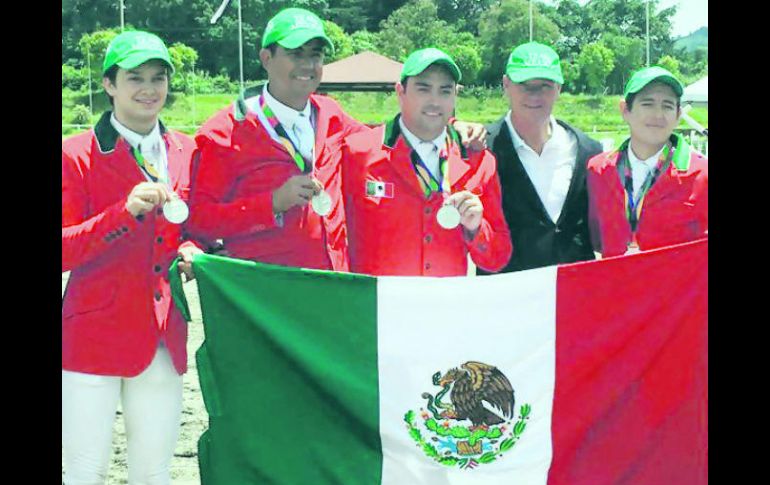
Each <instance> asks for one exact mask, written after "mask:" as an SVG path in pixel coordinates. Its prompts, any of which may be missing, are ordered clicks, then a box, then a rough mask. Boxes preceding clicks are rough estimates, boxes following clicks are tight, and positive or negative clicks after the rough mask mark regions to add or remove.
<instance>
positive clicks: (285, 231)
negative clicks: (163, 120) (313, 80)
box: [189, 87, 367, 271]
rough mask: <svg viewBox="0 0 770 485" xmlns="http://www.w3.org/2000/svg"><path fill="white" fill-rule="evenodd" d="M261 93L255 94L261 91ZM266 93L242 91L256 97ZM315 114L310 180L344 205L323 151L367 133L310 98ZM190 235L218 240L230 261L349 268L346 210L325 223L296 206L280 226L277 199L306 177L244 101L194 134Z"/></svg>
mask: <svg viewBox="0 0 770 485" xmlns="http://www.w3.org/2000/svg"><path fill="white" fill-rule="evenodd" d="M257 89H258V90H257ZM260 92H261V87H259V88H252V89H250V90H248V91H247V92H246V93H245V97H251V96H254V95H256V94H259V93H260ZM310 101H311V103H312V105H313V107H314V109H315V110H316V147H315V152H316V162H315V167H314V170H313V174H314V176H315V177H316V178H318V179H319V180H320V181H321V182H322V183H323V184H324V186H325V187H326V191H327V192H329V194H330V196H331V197H332V200H333V201H335V203H336V201H338V199H339V190H340V188H339V177H335V174H336V173H337V170H338V167H337V166H336V165H333V164H332V163H331V162H332V159H331V158H330V156H329V155H330V150H329V149H328V147H327V145H326V140H327V138H329V137H333V136H335V135H336V136H340V135H342V134H348V133H351V132H354V131H357V130H362V129H367V128H366V127H365V126H364V125H362V124H361V123H359V122H358V121H356V120H354V119H353V118H351V117H350V116H348V115H347V114H345V112H344V111H342V109H341V108H340V106H339V105H338V104H337V103H336V102H335V101H333V100H332V99H330V98H328V97H325V96H317V95H312V96H311V97H310ZM196 142H197V145H198V148H197V150H196V153H195V155H194V162H193V163H194V164H195V165H194V180H193V186H192V192H191V195H190V201H191V207H190V214H191V217H190V226H189V228H190V231H191V233H192V234H194V235H195V236H197V237H199V238H201V239H205V240H208V241H210V242H213V241H214V240H216V239H223V240H224V244H225V247H226V249H227V251H228V253H229V254H230V256H233V257H236V258H243V259H251V260H257V261H262V262H266V263H273V264H281V265H287V266H301V267H306V268H317V269H334V270H339V271H346V270H347V269H348V261H347V249H346V242H345V232H344V224H343V220H342V218H343V216H344V214H343V213H342V210H341V209H340V208H339V207H337V206H335V207H334V208H333V210H332V212H331V213H330V214H329V215H327V216H326V217H320V216H318V215H317V214H316V213H315V212H313V210H312V209H311V208H310V207H309V205H308V206H304V207H293V208H291V209H289V210H288V211H287V212H286V213H285V214H284V216H283V226H282V227H279V226H277V225H276V223H275V218H274V215H273V205H272V204H273V203H272V193H273V191H274V190H275V189H277V188H278V187H280V186H281V185H283V183H284V182H286V180H287V179H288V178H289V177H292V176H294V175H300V174H301V172H300V170H299V168H298V167H297V165H296V164H295V163H294V160H293V159H292V158H291V156H290V155H289V153H288V152H287V151H286V149H285V148H284V147H283V146H282V145H281V144H280V143H277V142H275V141H273V140H272V139H271V138H270V135H269V134H268V132H267V131H266V130H265V129H264V128H263V126H262V125H261V123H260V121H259V119H258V118H257V116H256V115H255V114H254V113H253V112H251V111H248V110H247V109H246V105H245V103H244V101H243V98H241V99H239V100H238V101H236V103H235V105H234V106H232V107H228V108H226V109H223V110H221V111H219V112H218V113H217V114H215V115H214V116H213V117H212V118H211V119H210V120H209V121H207V122H206V124H205V125H203V126H202V127H201V129H200V131H199V132H198V134H197V136H196Z"/></svg>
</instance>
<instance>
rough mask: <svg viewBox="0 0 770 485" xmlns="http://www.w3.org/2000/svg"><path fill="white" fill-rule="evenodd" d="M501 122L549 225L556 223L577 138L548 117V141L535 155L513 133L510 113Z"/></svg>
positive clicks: (515, 133)
mask: <svg viewBox="0 0 770 485" xmlns="http://www.w3.org/2000/svg"><path fill="white" fill-rule="evenodd" d="M505 122H506V123H507V124H508V130H509V132H510V134H511V140H512V141H513V148H514V149H515V150H516V153H517V154H518V155H519V159H520V160H521V164H522V165H523V166H524V170H525V171H526V172H527V176H529V179H530V180H531V181H532V185H533V186H534V187H535V191H537V195H538V197H540V200H541V202H542V203H543V206H544V207H545V210H546V212H548V216H549V217H550V218H551V220H552V221H553V222H556V221H558V220H559V216H560V215H561V210H562V208H563V207H564V201H565V200H566V199H567V193H568V192H569V186H570V183H571V182H572V174H573V173H574V171H575V161H576V159H577V148H578V147H577V138H576V137H575V136H574V135H573V134H572V133H570V132H568V131H567V130H566V129H564V128H563V127H562V126H561V125H560V124H559V123H557V122H556V119H555V118H554V117H553V116H551V121H550V123H551V137H550V138H549V139H548V140H547V141H546V142H545V145H543V151H542V153H540V154H539V155H538V153H537V152H536V151H535V150H533V149H532V148H531V147H530V146H529V145H527V144H526V142H524V140H523V139H522V138H521V137H520V136H519V134H518V133H517V132H516V129H515V128H514V127H513V122H512V121H511V111H510V110H509V111H508V114H507V115H506V116H505Z"/></svg>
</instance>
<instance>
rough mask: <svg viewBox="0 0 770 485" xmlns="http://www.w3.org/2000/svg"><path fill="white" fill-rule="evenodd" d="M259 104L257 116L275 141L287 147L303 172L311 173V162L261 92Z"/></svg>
mask: <svg viewBox="0 0 770 485" xmlns="http://www.w3.org/2000/svg"><path fill="white" fill-rule="evenodd" d="M258 104H259V110H258V111H256V113H257V117H258V118H259V121H260V122H262V125H263V126H264V127H265V129H266V130H267V132H268V133H270V136H271V137H273V139H274V140H275V141H277V142H278V143H280V144H281V145H283V147H284V148H286V151H287V152H289V155H290V156H291V157H292V158H293V159H294V163H296V164H297V167H299V169H300V170H301V171H302V173H309V172H310V169H311V167H310V164H309V163H306V161H305V159H304V158H303V157H302V155H301V154H300V152H299V148H297V147H296V146H295V145H294V142H293V141H291V137H289V135H288V133H286V129H285V128H284V127H283V126H282V125H281V122H280V121H278V117H277V116H275V113H273V110H271V109H270V106H268V105H267V103H266V102H265V97H264V96H263V95H261V94H260V95H259V103H258ZM268 126H269V128H268Z"/></svg>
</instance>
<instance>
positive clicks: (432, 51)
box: [401, 47, 462, 83]
mask: <svg viewBox="0 0 770 485" xmlns="http://www.w3.org/2000/svg"><path fill="white" fill-rule="evenodd" d="M432 64H444V65H445V66H447V67H448V68H449V71H450V72H451V73H452V77H453V78H454V80H455V82H458V83H459V82H460V79H462V74H461V73H460V68H459V67H457V64H455V61H454V60H453V59H452V58H451V57H450V56H449V54H447V53H446V52H444V51H442V50H441V49H436V48H435V47H428V48H427V49H419V50H416V51H414V52H412V53H411V54H409V57H407V58H406V61H404V67H403V68H402V69H401V82H404V79H406V78H408V77H409V76H417V75H419V74H420V73H421V72H423V71H424V70H425V69H427V68H428V66H430V65H432Z"/></svg>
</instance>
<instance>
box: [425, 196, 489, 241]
mask: <svg viewBox="0 0 770 485" xmlns="http://www.w3.org/2000/svg"><path fill="white" fill-rule="evenodd" d="M483 214H484V206H483V204H482V203H481V199H479V196H478V195H475V194H473V193H471V192H469V191H467V190H463V191H461V192H455V193H454V194H452V195H450V196H448V197H447V198H446V199H444V205H443V206H442V207H441V209H439V211H438V213H436V219H437V220H438V223H439V225H440V226H441V227H443V228H444V229H454V228H455V227H457V226H458V225H460V224H462V226H463V227H464V228H465V229H466V230H467V231H468V232H471V233H473V232H475V231H476V230H478V228H479V226H481V218H482V216H483Z"/></svg>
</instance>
